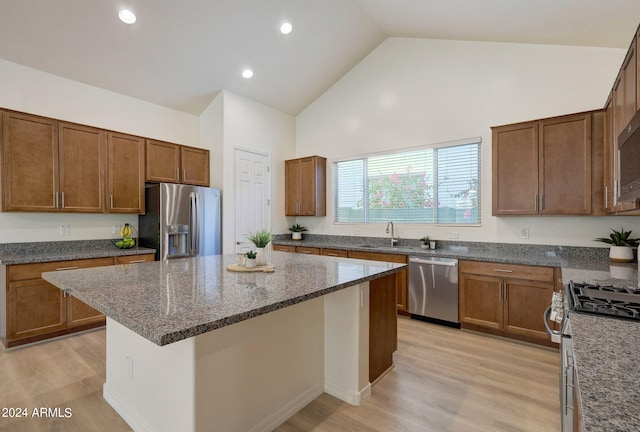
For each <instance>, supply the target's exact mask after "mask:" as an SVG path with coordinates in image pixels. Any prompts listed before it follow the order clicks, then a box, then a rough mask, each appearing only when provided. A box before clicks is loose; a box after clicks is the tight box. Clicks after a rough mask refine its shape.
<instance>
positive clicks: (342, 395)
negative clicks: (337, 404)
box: [324, 380, 371, 406]
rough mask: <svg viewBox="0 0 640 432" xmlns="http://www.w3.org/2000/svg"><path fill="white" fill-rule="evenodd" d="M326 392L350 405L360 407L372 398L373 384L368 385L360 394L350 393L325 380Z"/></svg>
mask: <svg viewBox="0 0 640 432" xmlns="http://www.w3.org/2000/svg"><path fill="white" fill-rule="evenodd" d="M324 391H325V392H326V393H328V394H330V395H331V396H334V397H337V398H338V399H340V400H343V401H345V402H346V403H348V404H350V405H353V406H360V405H362V402H364V401H365V400H366V399H367V398H369V397H370V396H371V383H367V385H366V386H364V388H363V389H361V390H360V391H358V392H350V391H348V390H346V389H344V388H343V387H341V386H339V385H336V384H334V383H332V382H329V381H326V380H325V382H324Z"/></svg>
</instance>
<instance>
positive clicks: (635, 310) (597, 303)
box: [569, 281, 640, 320]
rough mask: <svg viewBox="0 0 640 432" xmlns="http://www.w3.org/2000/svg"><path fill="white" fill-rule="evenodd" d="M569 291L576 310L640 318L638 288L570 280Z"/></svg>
mask: <svg viewBox="0 0 640 432" xmlns="http://www.w3.org/2000/svg"><path fill="white" fill-rule="evenodd" d="M569 292H570V294H571V296H570V297H571V303H572V304H573V310H575V311H576V312H585V313H591V314H597V315H606V316H612V317H619V318H628V319H634V320H640V289H637V288H628V287H625V286H619V287H617V286H612V285H599V284H588V283H574V282H573V281H571V282H570V284H569Z"/></svg>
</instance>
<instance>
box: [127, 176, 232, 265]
mask: <svg viewBox="0 0 640 432" xmlns="http://www.w3.org/2000/svg"><path fill="white" fill-rule="evenodd" d="M145 200H146V202H145V205H146V211H147V212H146V214H144V215H140V216H139V217H138V227H139V233H140V240H139V241H140V246H144V247H150V248H154V249H156V260H167V259H172V258H184V257H193V256H204V255H219V254H220V251H221V212H220V190H219V189H215V188H207V187H198V186H189V185H179V184H171V183H159V184H148V185H147V187H146V188H145Z"/></svg>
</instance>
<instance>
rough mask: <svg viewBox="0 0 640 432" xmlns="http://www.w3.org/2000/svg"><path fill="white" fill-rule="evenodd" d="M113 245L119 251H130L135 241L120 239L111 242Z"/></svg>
mask: <svg viewBox="0 0 640 432" xmlns="http://www.w3.org/2000/svg"><path fill="white" fill-rule="evenodd" d="M111 242H112V243H113V245H114V246H115V247H117V248H119V249H131V248H132V247H134V246H135V245H136V240H135V239H132V238H122V239H117V240H111Z"/></svg>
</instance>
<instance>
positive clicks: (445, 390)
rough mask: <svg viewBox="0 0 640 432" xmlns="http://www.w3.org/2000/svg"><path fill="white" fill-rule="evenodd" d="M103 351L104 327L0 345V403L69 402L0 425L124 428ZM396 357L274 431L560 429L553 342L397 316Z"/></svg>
mask: <svg viewBox="0 0 640 432" xmlns="http://www.w3.org/2000/svg"><path fill="white" fill-rule="evenodd" d="M104 359H105V332H104V330H100V331H96V332H92V333H86V334H82V335H76V336H73V337H69V338H66V339H60V340H56V341H52V342H47V343H43V344H39V345H35V346H31V347H27V348H21V349H17V350H13V351H8V352H2V353H0V409H1V408H3V407H26V408H27V409H28V410H29V415H31V413H32V410H33V409H34V408H39V407H45V408H55V407H60V408H61V409H62V410H64V408H71V410H72V416H71V418H57V419H51V418H48V419H44V418H27V419H25V418H13V419H8V418H2V417H0V431H2V432H4V431H11V432H14V431H16V432H21V431H38V432H40V431H63V432H76V431H78V432H80V431H82V432H85V431H109V432H112V431H116V432H117V431H129V430H130V429H129V428H128V426H127V424H126V423H125V422H124V421H123V420H122V419H121V418H120V417H119V416H118V415H117V414H116V413H115V411H114V410H113V409H112V408H111V407H110V406H109V404H107V403H106V402H105V401H104V399H103V398H102V384H103V383H104V380H105V370H104V367H105V365H104ZM395 364H396V367H395V369H394V370H393V371H391V372H390V373H389V374H388V375H387V376H386V377H384V378H383V379H382V380H381V381H380V382H379V383H378V384H377V385H376V386H375V387H374V388H373V395H372V397H371V398H369V399H368V400H366V401H365V403H364V404H363V406H360V407H352V406H350V405H348V404H346V403H344V402H341V401H340V400H338V399H336V398H334V397H331V396H328V395H326V394H325V395H323V396H321V397H319V398H318V399H316V400H315V401H314V402H312V403H311V404H309V405H308V406H306V407H305V408H303V409H302V410H301V411H300V412H299V413H298V414H296V415H295V416H294V417H292V418H291V419H289V420H288V421H287V422H285V423H284V424H283V425H281V426H280V427H279V428H278V429H277V431H278V432H293V431H296V432H305V431H314V432H342V431H344V432H347V431H348V432H358V431H367V432H369V431H372V432H373V431H379V432H431V431H433V432H441V431H465V432H470V431H479V432H482V431H491V432H496V431H523V432H524V431H541V432H554V431H558V430H559V429H560V426H559V412H558V406H559V403H558V373H557V372H558V369H559V355H558V352H557V351H553V350H550V349H547V348H538V347H534V346H531V345H526V344H521V343H518V342H512V341H508V340H503V339H499V338H494V337H490V336H484V335H479V334H476V333H469V332H463V331H460V330H454V329H449V328H446V327H441V326H436V325H432V324H427V323H423V322H419V321H414V320H409V319H405V318H401V319H400V320H399V346H398V352H397V353H396V357H395ZM63 412H64V411H63ZM0 414H1V413H0ZM213 432H218V431H213ZM220 432H226V431H220Z"/></svg>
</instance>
